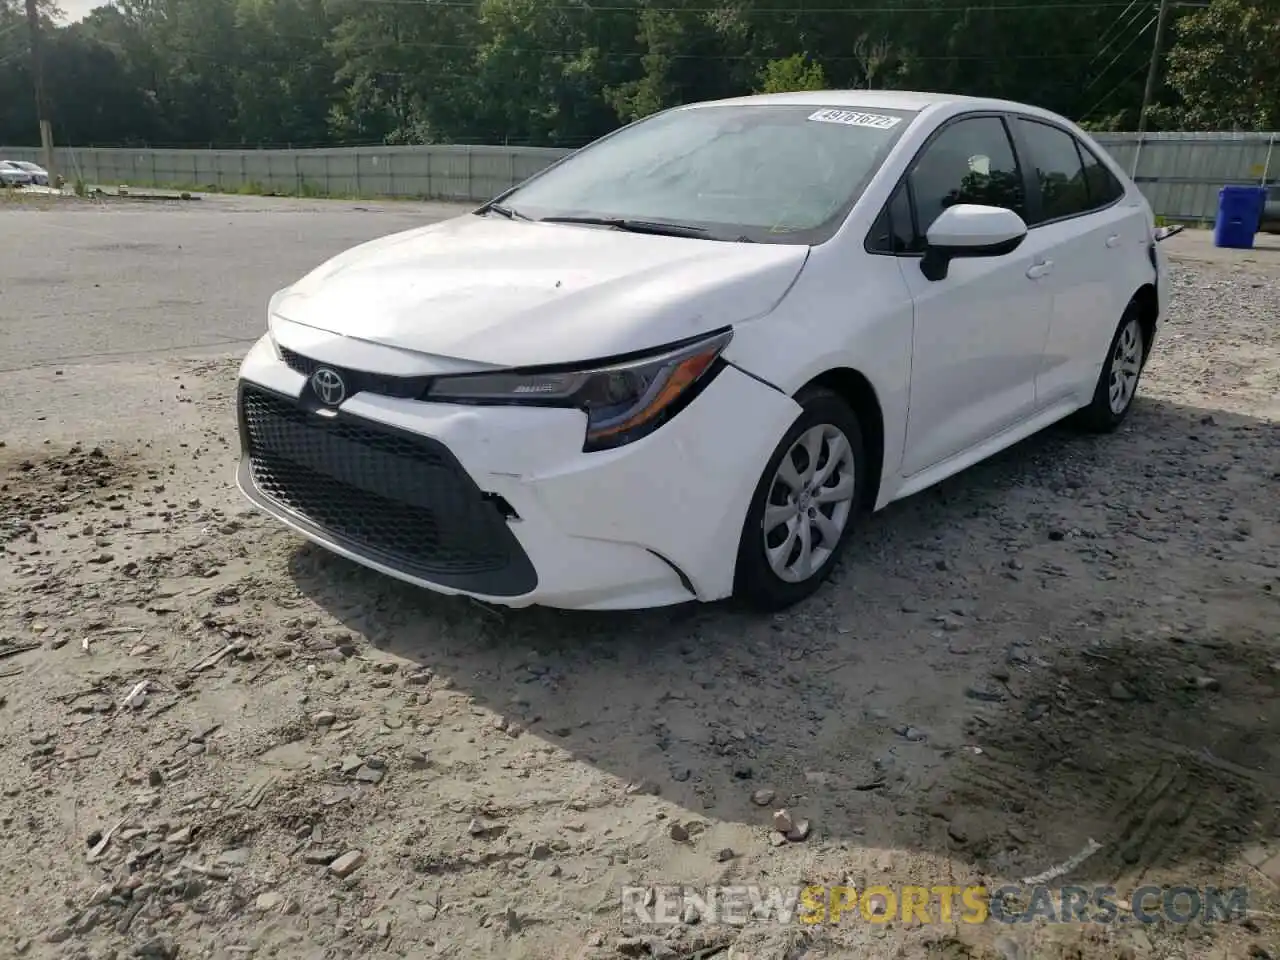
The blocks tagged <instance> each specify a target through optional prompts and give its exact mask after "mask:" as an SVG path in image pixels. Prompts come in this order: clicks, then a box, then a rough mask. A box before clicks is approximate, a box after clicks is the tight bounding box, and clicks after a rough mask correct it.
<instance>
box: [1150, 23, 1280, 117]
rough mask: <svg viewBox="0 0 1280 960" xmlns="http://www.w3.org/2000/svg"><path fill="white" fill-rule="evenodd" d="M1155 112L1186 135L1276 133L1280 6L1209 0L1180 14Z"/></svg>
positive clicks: (1279, 91)
mask: <svg viewBox="0 0 1280 960" xmlns="http://www.w3.org/2000/svg"><path fill="white" fill-rule="evenodd" d="M1175 32H1176V34H1177V38H1178V39H1177V42H1176V43H1175V44H1174V46H1173V48H1172V49H1171V50H1170V51H1169V54H1168V69H1167V74H1166V82H1167V83H1168V85H1169V86H1170V87H1171V88H1172V89H1173V90H1174V91H1175V92H1176V94H1177V98H1178V99H1177V103H1175V104H1173V105H1171V106H1168V107H1165V108H1163V109H1161V110H1159V111H1157V113H1156V115H1157V116H1158V117H1159V118H1160V120H1161V122H1162V123H1163V125H1165V126H1177V127H1182V128H1184V129H1189V130H1215V129H1217V130H1223V129H1225V130H1275V129H1276V126H1277V124H1280V0H1211V2H1210V4H1209V6H1207V7H1205V8H1203V9H1200V10H1195V11H1193V12H1191V13H1187V14H1185V15H1183V16H1182V17H1181V18H1180V19H1179V20H1178V22H1177V24H1176V26H1175Z"/></svg>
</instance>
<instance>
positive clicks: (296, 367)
mask: <svg viewBox="0 0 1280 960" xmlns="http://www.w3.org/2000/svg"><path fill="white" fill-rule="evenodd" d="M279 350H280V356H281V358H282V359H283V360H284V362H285V364H286V365H287V366H288V367H289V369H290V370H293V371H294V372H295V373H300V374H302V375H303V376H304V377H310V376H311V375H312V374H313V373H315V372H316V370H318V369H319V368H320V367H329V368H330V369H332V370H336V371H337V372H338V374H339V375H340V376H341V377H342V381H343V383H345V384H346V388H347V396H348V397H351V396H354V395H355V394H357V393H360V392H362V391H363V392H366V393H378V394H381V395H382V396H384V397H398V398H400V399H401V400H416V399H418V398H419V397H421V396H422V395H423V394H425V393H426V392H427V388H428V387H429V386H431V378H430V377H393V376H391V375H389V374H385V373H368V372H366V371H364V370H351V369H349V368H347V367H339V366H334V365H332V364H327V363H321V362H320V361H318V360H312V359H311V358H310V357H304V356H303V355H302V354H300V353H298V352H296V351H294V350H290V349H289V348H288V347H280V348H279ZM308 389H309V388H308Z"/></svg>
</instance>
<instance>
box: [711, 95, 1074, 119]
mask: <svg viewBox="0 0 1280 960" xmlns="http://www.w3.org/2000/svg"><path fill="white" fill-rule="evenodd" d="M770 104H794V105H796V106H812V107H862V108H870V109H876V108H879V109H882V110H911V111H924V110H927V109H929V108H931V107H951V106H954V107H962V108H966V109H969V110H1016V111H1019V112H1021V113H1028V114H1035V115H1038V116H1042V117H1053V118H1055V119H1057V117H1056V115H1055V114H1053V113H1050V112H1049V111H1047V110H1042V109H1041V108H1039V107H1033V106H1031V105H1030V104H1026V103H1017V102H1015V101H1012V100H999V99H995V98H992V97H969V96H964V95H962V94H956V93H928V92H923V91H917V90H804V91H799V92H796V93H761V94H754V95H752V96H747V97H732V98H729V99H725V100H708V101H704V102H702V103H691V104H688V107H691V108H696V107H710V106H730V105H732V106H753V105H760V106H768V105H770Z"/></svg>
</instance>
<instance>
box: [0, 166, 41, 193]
mask: <svg viewBox="0 0 1280 960" xmlns="http://www.w3.org/2000/svg"><path fill="white" fill-rule="evenodd" d="M35 179H36V178H35V177H34V176H33V175H32V174H31V172H30V171H29V170H23V169H22V168H21V167H20V166H18V165H17V164H16V163H14V162H13V161H12V160H0V187H27V186H30V185H31V184H33V183H35Z"/></svg>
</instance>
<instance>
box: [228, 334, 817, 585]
mask: <svg viewBox="0 0 1280 960" xmlns="http://www.w3.org/2000/svg"><path fill="white" fill-rule="evenodd" d="M305 385H306V378H305V376H304V375H303V374H302V373H299V372H297V371H295V370H294V369H291V368H290V366H289V365H288V364H286V363H285V362H284V361H283V360H282V359H281V358H280V357H279V355H278V354H277V352H276V348H275V346H274V344H273V343H272V342H271V340H270V338H269V337H263V338H262V340H260V341H259V342H258V343H257V344H256V345H255V346H254V348H253V349H252V350H251V351H250V353H249V355H248V356H247V357H246V358H245V361H244V363H243V365H242V367H241V371H240V390H239V411H240V436H241V444H242V456H241V462H240V466H239V469H238V472H237V483H238V485H239V487H240V489H241V491H242V492H243V493H244V495H245V496H246V497H248V499H249V500H250V501H251V502H252V503H254V504H255V505H256V506H257V507H259V508H260V509H262V510H263V511H265V512H266V513H268V514H270V515H271V516H273V517H275V518H276V519H278V520H280V521H282V522H283V523H285V524H287V525H288V526H290V527H291V528H293V529H294V530H295V531H296V532H298V533H300V534H302V535H303V536H304V537H307V538H308V539H310V540H312V541H314V542H316V543H318V544H320V545H321V546H324V547H326V548H328V549H329V550H332V551H333V552H335V553H338V554H341V555H343V556H345V557H347V558H349V559H351V560H354V561H356V562H358V563H361V564H363V565H365V566H368V567H370V568H373V569H375V570H378V571H380V572H382V573H384V574H387V575H389V576H393V577H396V578H398V579H401V580H404V581H407V582H409V583H413V584H416V585H418V586H420V587H424V588H427V589H429V590H433V591H436V592H439V593H445V594H462V595H466V596H471V597H475V598H477V599H480V600H485V601H487V602H490V603H497V604H502V605H506V606H514V607H522V606H528V605H531V604H541V605H545V606H553V607H563V608H571V609H584V610H586V609H594V610H607V609H629V608H644V607H655V606H663V605H667V604H673V603H681V602H684V601H688V600H695V599H696V600H702V601H710V600H718V599H721V598H723V597H726V596H728V595H729V594H730V593H731V592H732V587H733V574H734V564H735V560H736V556H737V549H738V539H739V535H740V533H741V529H742V522H743V517H744V516H745V514H746V511H747V506H748V503H749V501H750V498H751V494H752V492H753V491H754V488H755V486H756V483H757V481H758V479H759V477H760V474H761V472H762V471H763V469H764V467H765V464H766V462H767V460H768V458H769V455H770V453H771V452H772V450H773V448H774V445H775V444H776V442H777V439H778V437H779V436H781V434H782V432H783V431H784V430H785V429H786V428H787V426H788V425H789V424H790V423H791V422H792V421H793V420H794V418H795V416H796V415H797V414H798V412H799V407H797V405H796V404H795V403H794V401H792V400H791V399H790V398H789V397H786V396H784V395H783V394H781V393H779V392H777V391H776V390H773V389H772V388H770V387H768V386H766V385H765V384H763V383H761V382H759V381H758V380H755V379H754V378H752V377H749V376H747V375H745V374H743V373H741V372H740V371H738V370H737V369H736V368H734V367H732V366H730V367H727V368H726V369H724V370H722V371H721V372H720V374H719V375H718V376H717V377H716V379H715V380H714V381H713V382H712V383H710V384H709V385H708V386H707V388H706V389H705V390H704V391H703V392H702V393H701V395H700V396H699V397H698V398H697V399H696V400H695V401H694V402H693V403H692V404H690V405H689V407H688V408H686V409H685V410H683V411H681V413H680V414H679V415H677V416H676V417H675V418H674V419H673V420H671V422H669V423H667V424H665V425H664V426H663V427H661V428H660V429H659V430H657V431H656V432H655V433H653V434H651V435H650V436H648V437H645V438H644V439H642V440H639V441H637V442H635V443H633V444H629V445H627V446H625V447H621V448H619V449H616V450H609V451H600V452H593V453H583V452H582V440H583V435H584V432H585V417H584V416H583V414H582V413H581V412H580V411H576V410H557V409H545V408H528V407H465V406H459V405H456V404H437V403H424V402H420V401H416V400H408V399H399V398H395V397H391V396H385V395H382V394H376V393H356V394H354V395H353V396H352V397H350V398H349V399H348V400H346V401H345V402H344V403H343V404H342V406H341V407H340V408H339V409H338V411H337V412H336V415H333V416H327V415H322V414H320V413H318V412H315V410H314V408H310V409H309V408H308V405H307V403H306V402H305V400H304V399H303V398H304V393H305V391H304V387H305Z"/></svg>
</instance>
